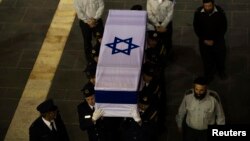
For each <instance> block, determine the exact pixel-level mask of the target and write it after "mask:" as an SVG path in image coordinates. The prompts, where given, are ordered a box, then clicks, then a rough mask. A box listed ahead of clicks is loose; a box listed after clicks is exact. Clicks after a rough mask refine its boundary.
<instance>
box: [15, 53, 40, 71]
mask: <svg viewBox="0 0 250 141" xmlns="http://www.w3.org/2000/svg"><path fill="white" fill-rule="evenodd" d="M38 53H39V52H38V51H37V50H26V51H23V53H22V57H21V58H20V61H19V63H18V66H17V67H18V68H25V69H32V68H33V66H34V64H35V61H36V58H37V55H38Z"/></svg>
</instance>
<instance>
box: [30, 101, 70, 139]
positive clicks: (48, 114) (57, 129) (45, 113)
mask: <svg viewBox="0 0 250 141" xmlns="http://www.w3.org/2000/svg"><path fill="white" fill-rule="evenodd" d="M37 110H38V111H39V112H40V113H41V115H40V116H39V117H38V118H37V119H36V120H35V121H34V122H33V123H32V124H31V126H30V128H29V138H30V141H69V137H68V133H67V131H66V128H65V126H64V123H63V121H62V119H61V117H60V115H59V113H58V108H57V106H56V105H54V102H53V100H52V99H49V100H46V101H44V102H42V103H41V104H40V105H38V107H37Z"/></svg>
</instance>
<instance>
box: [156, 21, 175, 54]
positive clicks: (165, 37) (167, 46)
mask: <svg viewBox="0 0 250 141" xmlns="http://www.w3.org/2000/svg"><path fill="white" fill-rule="evenodd" d="M166 29H167V31H166V32H164V33H159V36H160V39H161V42H162V44H163V46H164V50H165V53H164V54H165V56H166V57H169V55H170V53H171V49H172V34H173V23H172V22H170V23H169V24H168V25H167V27H166Z"/></svg>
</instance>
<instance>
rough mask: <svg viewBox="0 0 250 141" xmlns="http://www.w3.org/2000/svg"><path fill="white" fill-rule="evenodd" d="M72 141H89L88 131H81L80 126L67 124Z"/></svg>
mask: <svg viewBox="0 0 250 141" xmlns="http://www.w3.org/2000/svg"><path fill="white" fill-rule="evenodd" d="M65 126H66V128H67V131H68V134H69V138H70V140H71V141H79V140H82V141H88V135H87V131H81V129H80V127H79V125H78V124H77V125H75V124H67V123H66V124H65Z"/></svg>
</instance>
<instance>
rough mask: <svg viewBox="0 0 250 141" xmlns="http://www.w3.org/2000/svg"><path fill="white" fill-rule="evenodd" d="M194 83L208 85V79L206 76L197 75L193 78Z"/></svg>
mask: <svg viewBox="0 0 250 141" xmlns="http://www.w3.org/2000/svg"><path fill="white" fill-rule="evenodd" d="M193 83H194V84H200V85H208V81H207V78H206V77H203V76H199V77H197V78H195V79H194V82H193Z"/></svg>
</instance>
